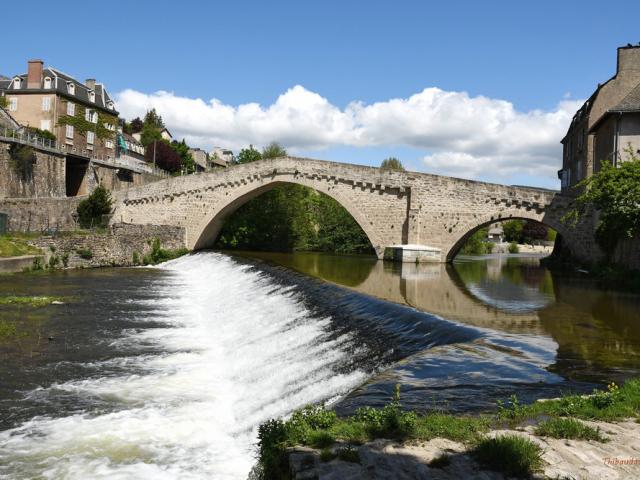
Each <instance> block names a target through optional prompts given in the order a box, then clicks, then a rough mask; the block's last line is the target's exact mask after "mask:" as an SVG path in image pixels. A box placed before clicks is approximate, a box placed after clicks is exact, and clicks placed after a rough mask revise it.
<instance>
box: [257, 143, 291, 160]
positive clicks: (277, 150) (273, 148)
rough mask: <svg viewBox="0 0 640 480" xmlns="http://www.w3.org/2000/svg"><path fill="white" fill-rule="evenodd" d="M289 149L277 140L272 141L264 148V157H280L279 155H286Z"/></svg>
mask: <svg viewBox="0 0 640 480" xmlns="http://www.w3.org/2000/svg"><path fill="white" fill-rule="evenodd" d="M286 156H287V151H286V150H285V149H284V148H282V146H280V144H278V143H277V142H271V143H270V144H269V145H267V146H266V147H264V148H263V149H262V158H263V159H268V158H278V157H286Z"/></svg>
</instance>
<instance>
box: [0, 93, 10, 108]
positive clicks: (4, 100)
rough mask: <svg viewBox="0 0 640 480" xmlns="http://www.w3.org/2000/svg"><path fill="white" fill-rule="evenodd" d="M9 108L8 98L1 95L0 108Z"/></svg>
mask: <svg viewBox="0 0 640 480" xmlns="http://www.w3.org/2000/svg"><path fill="white" fill-rule="evenodd" d="M8 106H9V100H7V97H5V96H4V94H3V95H0V107H1V108H7V107H8Z"/></svg>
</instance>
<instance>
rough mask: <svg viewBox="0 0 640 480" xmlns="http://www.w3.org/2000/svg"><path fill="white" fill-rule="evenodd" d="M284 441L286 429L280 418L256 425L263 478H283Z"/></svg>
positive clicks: (284, 467)
mask: <svg viewBox="0 0 640 480" xmlns="http://www.w3.org/2000/svg"><path fill="white" fill-rule="evenodd" d="M286 441H287V431H286V427H285V424H284V422H283V421H282V420H268V421H266V422H265V423H263V424H261V425H260V426H259V427H258V449H259V453H260V464H261V465H262V477H263V478H265V479H271V478H273V479H276V478H283V477H284V474H286V470H287V469H286V465H285V461H286V459H285V458H284V449H285V446H286Z"/></svg>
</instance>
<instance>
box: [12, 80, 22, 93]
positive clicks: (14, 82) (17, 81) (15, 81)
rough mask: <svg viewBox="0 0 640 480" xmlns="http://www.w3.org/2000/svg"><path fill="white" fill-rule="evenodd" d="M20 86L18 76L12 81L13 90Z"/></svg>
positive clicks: (20, 81)
mask: <svg viewBox="0 0 640 480" xmlns="http://www.w3.org/2000/svg"><path fill="white" fill-rule="evenodd" d="M21 86H22V79H21V78H20V77H17V78H16V79H15V80H14V81H13V88H14V89H15V90H17V89H19V88H20V87H21Z"/></svg>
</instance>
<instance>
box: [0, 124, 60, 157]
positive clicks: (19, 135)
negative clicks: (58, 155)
mask: <svg viewBox="0 0 640 480" xmlns="http://www.w3.org/2000/svg"><path fill="white" fill-rule="evenodd" d="M0 138H2V139H3V140H10V141H12V142H17V143H21V144H23V145H30V146H33V147H37V148H42V149H44V150H54V151H56V152H58V151H59V149H58V147H57V146H56V141H55V140H51V139H48V138H44V137H41V136H40V135H38V134H36V133H33V132H30V131H29V130H23V131H19V130H15V129H13V128H8V127H2V128H0Z"/></svg>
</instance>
